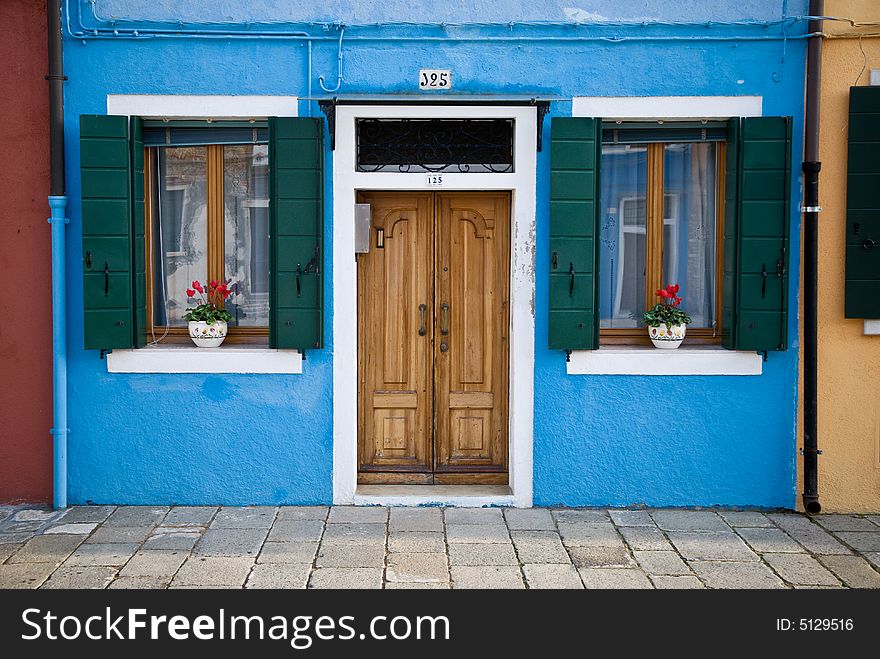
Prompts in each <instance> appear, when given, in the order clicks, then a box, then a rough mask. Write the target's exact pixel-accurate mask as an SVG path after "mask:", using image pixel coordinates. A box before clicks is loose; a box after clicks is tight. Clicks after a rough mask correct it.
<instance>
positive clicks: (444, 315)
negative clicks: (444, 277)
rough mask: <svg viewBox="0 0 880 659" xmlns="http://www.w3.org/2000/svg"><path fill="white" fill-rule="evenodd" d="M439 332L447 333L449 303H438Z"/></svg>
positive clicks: (444, 334)
mask: <svg viewBox="0 0 880 659" xmlns="http://www.w3.org/2000/svg"><path fill="white" fill-rule="evenodd" d="M440 334H442V335H443V336H446V335H447V334H449V305H448V304H446V303H445V302H444V303H443V304H441V305H440Z"/></svg>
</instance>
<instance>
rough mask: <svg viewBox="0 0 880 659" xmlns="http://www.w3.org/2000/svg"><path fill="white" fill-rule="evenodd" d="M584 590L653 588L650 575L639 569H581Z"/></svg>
mask: <svg viewBox="0 0 880 659" xmlns="http://www.w3.org/2000/svg"><path fill="white" fill-rule="evenodd" d="M578 572H579V573H580V575H581V581H583V582H584V588H614V589H636V588H638V589H644V588H653V587H654V584H652V583H651V580H650V579H648V575H647V574H645V573H644V572H642V571H641V570H638V569H628V568H580V569H579V570H578Z"/></svg>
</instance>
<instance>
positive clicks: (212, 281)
mask: <svg viewBox="0 0 880 659" xmlns="http://www.w3.org/2000/svg"><path fill="white" fill-rule="evenodd" d="M218 284H219V282H218V281H217V280H216V279H212V280H211V282H210V283H209V284H208V286H210V287H211V288H212V289H214V288H217V286H218Z"/></svg>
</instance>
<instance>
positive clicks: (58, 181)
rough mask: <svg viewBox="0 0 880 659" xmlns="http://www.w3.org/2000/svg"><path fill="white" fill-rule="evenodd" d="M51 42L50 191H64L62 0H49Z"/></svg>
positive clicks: (59, 192) (56, 192)
mask: <svg viewBox="0 0 880 659" xmlns="http://www.w3.org/2000/svg"><path fill="white" fill-rule="evenodd" d="M46 30H47V33H48V42H49V43H48V45H49V75H47V76H46V80H48V81H49V194H50V195H52V196H61V195H63V194H64V81H65V80H66V79H67V78H65V76H64V69H63V64H62V59H61V0H47V2H46Z"/></svg>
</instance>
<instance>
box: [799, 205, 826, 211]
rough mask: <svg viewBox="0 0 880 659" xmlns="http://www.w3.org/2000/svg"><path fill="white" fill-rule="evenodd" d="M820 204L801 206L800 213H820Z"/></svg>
mask: <svg viewBox="0 0 880 659" xmlns="http://www.w3.org/2000/svg"><path fill="white" fill-rule="evenodd" d="M821 212H822V207H821V206H801V213H821Z"/></svg>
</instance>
